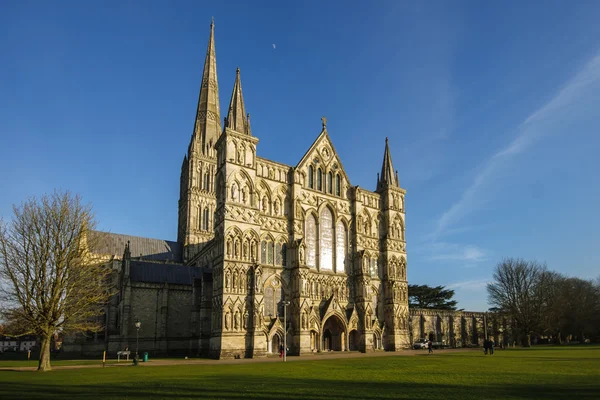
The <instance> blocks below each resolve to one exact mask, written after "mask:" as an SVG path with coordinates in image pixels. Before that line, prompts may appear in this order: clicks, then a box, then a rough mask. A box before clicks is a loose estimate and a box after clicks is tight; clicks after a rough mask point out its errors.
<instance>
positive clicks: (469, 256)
mask: <svg viewBox="0 0 600 400" xmlns="http://www.w3.org/2000/svg"><path fill="white" fill-rule="evenodd" d="M430 259H431V260H434V261H468V262H481V261H485V260H486V259H487V258H486V253H485V251H483V249H480V248H479V247H477V246H472V245H466V246H457V248H456V249H454V250H453V251H450V252H446V253H442V254H437V255H434V256H432V257H430Z"/></svg>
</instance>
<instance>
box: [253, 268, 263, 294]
mask: <svg viewBox="0 0 600 400" xmlns="http://www.w3.org/2000/svg"><path fill="white" fill-rule="evenodd" d="M254 282H255V283H256V291H257V292H258V293H260V285H261V283H262V282H261V281H260V271H259V270H257V271H256V273H255V274H254Z"/></svg>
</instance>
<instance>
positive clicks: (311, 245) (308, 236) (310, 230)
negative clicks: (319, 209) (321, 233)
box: [304, 214, 317, 268]
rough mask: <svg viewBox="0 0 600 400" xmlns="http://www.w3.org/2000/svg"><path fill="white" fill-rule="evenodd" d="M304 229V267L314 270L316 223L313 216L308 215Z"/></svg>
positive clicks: (315, 264) (315, 263)
mask: <svg viewBox="0 0 600 400" xmlns="http://www.w3.org/2000/svg"><path fill="white" fill-rule="evenodd" d="M304 229H305V231H304V238H305V241H306V265H308V266H309V267H313V268H315V267H316V266H317V221H316V220H315V217H314V215H312V214H309V215H308V217H307V218H306V227H305V228H304Z"/></svg>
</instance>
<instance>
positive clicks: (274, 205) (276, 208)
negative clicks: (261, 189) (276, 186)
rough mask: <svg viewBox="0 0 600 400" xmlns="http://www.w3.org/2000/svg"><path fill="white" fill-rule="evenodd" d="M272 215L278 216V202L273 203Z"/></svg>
mask: <svg viewBox="0 0 600 400" xmlns="http://www.w3.org/2000/svg"><path fill="white" fill-rule="evenodd" d="M273 213H274V214H275V215H279V202H278V201H275V203H273Z"/></svg>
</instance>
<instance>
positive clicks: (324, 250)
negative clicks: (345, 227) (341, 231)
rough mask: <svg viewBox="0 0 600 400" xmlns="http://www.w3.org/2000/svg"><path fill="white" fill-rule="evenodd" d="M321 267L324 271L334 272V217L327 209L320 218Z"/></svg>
mask: <svg viewBox="0 0 600 400" xmlns="http://www.w3.org/2000/svg"><path fill="white" fill-rule="evenodd" d="M319 233H320V235H319V266H320V267H321V270H322V271H333V216H332V215H331V210H329V208H327V207H325V208H324V209H323V211H321V215H320V218H319Z"/></svg>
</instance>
